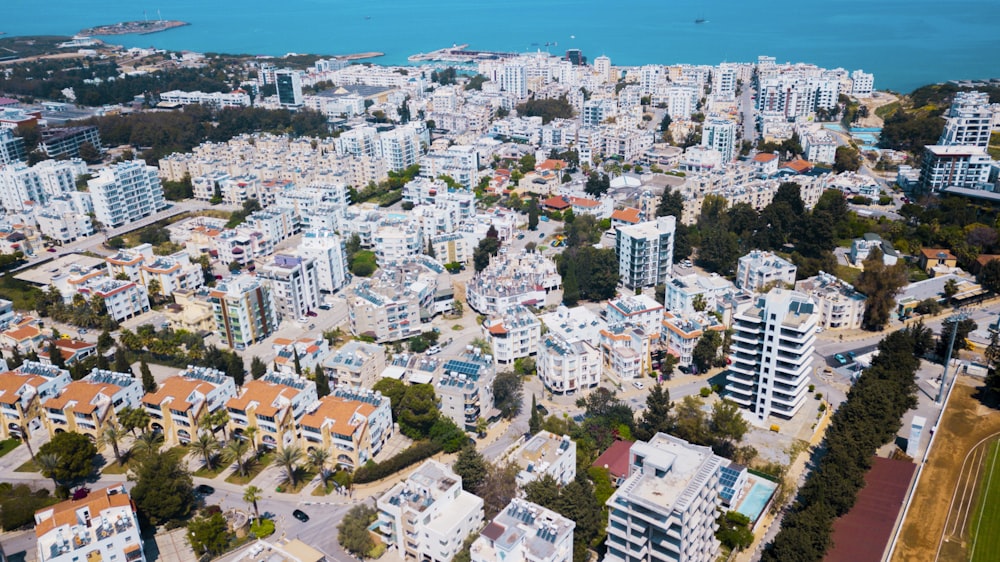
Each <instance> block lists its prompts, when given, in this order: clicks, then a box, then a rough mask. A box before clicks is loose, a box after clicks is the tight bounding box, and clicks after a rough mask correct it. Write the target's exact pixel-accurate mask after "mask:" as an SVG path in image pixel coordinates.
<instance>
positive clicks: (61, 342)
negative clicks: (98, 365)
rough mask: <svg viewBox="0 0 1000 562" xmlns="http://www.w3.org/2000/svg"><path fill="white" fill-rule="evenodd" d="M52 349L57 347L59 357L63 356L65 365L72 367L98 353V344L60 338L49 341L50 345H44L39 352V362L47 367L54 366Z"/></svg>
mask: <svg viewBox="0 0 1000 562" xmlns="http://www.w3.org/2000/svg"><path fill="white" fill-rule="evenodd" d="M52 347H55V348H56V350H57V351H58V352H59V355H61V356H62V360H63V364H64V365H72V364H73V363H76V362H78V361H83V360H84V359H86V358H88V357H90V356H91V355H94V354H95V353H97V344H93V343H89V342H85V341H81V340H74V339H71V338H59V339H54V340H49V341H48V343H46V344H44V345H42V347H41V349H39V350H38V360H39V361H40V362H41V363H44V364H45V365H51V364H52V357H51V356H50V353H51V352H52Z"/></svg>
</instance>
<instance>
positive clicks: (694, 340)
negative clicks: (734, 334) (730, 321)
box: [661, 312, 726, 367]
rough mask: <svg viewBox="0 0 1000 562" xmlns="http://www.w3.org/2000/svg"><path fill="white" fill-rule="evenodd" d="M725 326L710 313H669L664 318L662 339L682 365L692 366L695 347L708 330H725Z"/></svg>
mask: <svg viewBox="0 0 1000 562" xmlns="http://www.w3.org/2000/svg"><path fill="white" fill-rule="evenodd" d="M725 329H726V328H725V326H723V325H722V324H720V323H719V321H718V320H717V319H716V318H715V317H714V316H711V315H709V314H705V313H701V312H695V313H687V314H684V315H681V314H677V315H675V314H672V313H669V312H668V313H667V314H666V315H665V316H664V318H663V329H662V331H661V334H662V339H661V341H662V342H663V343H665V344H666V346H667V351H668V352H669V353H671V354H673V355H674V357H677V364H678V365H679V366H681V367H691V366H692V359H693V355H694V348H695V346H696V345H698V340H700V339H701V336H703V335H704V334H705V333H706V332H709V331H717V332H722V331H725Z"/></svg>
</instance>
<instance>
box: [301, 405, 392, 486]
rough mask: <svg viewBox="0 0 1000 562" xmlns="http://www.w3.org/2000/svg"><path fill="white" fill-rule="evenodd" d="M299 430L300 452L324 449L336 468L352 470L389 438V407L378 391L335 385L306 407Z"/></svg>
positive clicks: (390, 432)
mask: <svg viewBox="0 0 1000 562" xmlns="http://www.w3.org/2000/svg"><path fill="white" fill-rule="evenodd" d="M299 429H300V430H301V435H302V448H303V449H305V450H306V451H309V450H311V449H316V448H324V449H326V450H328V451H330V454H331V456H332V458H333V459H334V462H336V463H337V464H338V465H339V466H342V467H346V468H349V469H354V468H357V467H359V466H361V465H363V464H365V463H366V462H368V461H369V460H371V459H372V458H373V457H374V456H375V455H377V454H378V453H379V451H381V450H382V446H383V445H384V444H385V442H386V441H388V440H389V438H390V437H391V436H392V430H393V425H392V408H391V405H390V402H389V398H387V397H385V396H382V393H380V392H377V391H372V390H365V389H352V388H349V387H347V386H338V387H337V388H335V389H334V390H333V393H331V394H330V395H329V396H324V397H323V398H321V399H319V400H318V401H317V402H314V403H313V404H311V405H309V407H308V408H307V409H306V414H305V415H304V416H302V420H301V421H300V422H299Z"/></svg>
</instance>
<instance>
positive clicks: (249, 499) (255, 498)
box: [243, 484, 264, 521]
mask: <svg viewBox="0 0 1000 562" xmlns="http://www.w3.org/2000/svg"><path fill="white" fill-rule="evenodd" d="M262 499H264V491H263V490H261V489H260V488H258V487H257V486H254V485H252V484H251V485H250V486H247V487H246V488H244V489H243V501H244V502H246V503H247V504H248V505H250V506H251V507H253V515H254V518H255V519H257V520H258V521H259V520H260V507H258V506H257V502H259V501H260V500H262Z"/></svg>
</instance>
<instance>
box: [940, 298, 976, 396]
mask: <svg viewBox="0 0 1000 562" xmlns="http://www.w3.org/2000/svg"><path fill="white" fill-rule="evenodd" d="M968 318H969V314H968V313H966V312H965V311H962V312H959V313H957V314H953V315H951V316H949V317H948V318H947V319H946V320H945V321H944V323H945V324H949V323H950V324H952V328H951V338H950V339H949V340H948V353H947V355H945V358H944V372H943V373H941V386H940V387H939V388H938V394H937V398H935V399H934V401H935V402H936V403H938V404H940V403H941V400H942V399H943V398H944V389H945V388H946V387H947V386H948V366H949V365H950V364H951V352H952V350H953V349H954V348H955V336H956V334H958V324H959V322H962V321H963V320H966V319H968Z"/></svg>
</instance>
